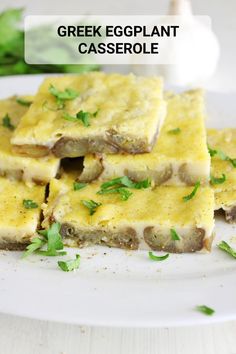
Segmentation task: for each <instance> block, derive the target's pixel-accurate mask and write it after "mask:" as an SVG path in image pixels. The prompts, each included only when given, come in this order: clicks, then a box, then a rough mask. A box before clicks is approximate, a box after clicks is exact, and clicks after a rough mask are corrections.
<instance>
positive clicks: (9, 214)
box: [0, 177, 45, 250]
mask: <svg viewBox="0 0 236 354" xmlns="http://www.w3.org/2000/svg"><path fill="white" fill-rule="evenodd" d="M44 197H45V187H44V186H39V185H30V186H29V185H28V186H27V185H25V184H24V183H23V182H21V181H16V180H14V181H10V180H8V179H6V178H4V177H0V248H1V249H7V250H20V249H24V248H25V247H26V246H27V244H29V242H30V240H31V238H32V237H34V236H35V235H36V231H37V228H38V226H39V223H40V213H41V204H42V203H43V202H44Z"/></svg>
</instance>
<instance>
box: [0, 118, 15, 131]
mask: <svg viewBox="0 0 236 354" xmlns="http://www.w3.org/2000/svg"><path fill="white" fill-rule="evenodd" d="M2 125H3V126H4V127H5V128H7V129H9V130H14V129H15V127H14V125H13V124H12V123H11V118H10V117H9V115H8V114H6V115H5V117H3V118H2Z"/></svg>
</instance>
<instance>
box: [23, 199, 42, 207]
mask: <svg viewBox="0 0 236 354" xmlns="http://www.w3.org/2000/svg"><path fill="white" fill-rule="evenodd" d="M23 205H24V207H25V209H36V208H38V204H37V203H35V202H34V201H33V200H31V199H24V200H23Z"/></svg>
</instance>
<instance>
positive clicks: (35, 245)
mask: <svg viewBox="0 0 236 354" xmlns="http://www.w3.org/2000/svg"><path fill="white" fill-rule="evenodd" d="M45 243H46V240H45V239H42V238H40V237H34V238H33V239H32V241H31V243H30V244H29V245H28V246H27V247H26V251H25V252H24V253H23V255H22V258H25V257H28V256H29V255H30V254H32V253H34V252H36V251H38V250H40V248H42V247H43V246H44V245H45Z"/></svg>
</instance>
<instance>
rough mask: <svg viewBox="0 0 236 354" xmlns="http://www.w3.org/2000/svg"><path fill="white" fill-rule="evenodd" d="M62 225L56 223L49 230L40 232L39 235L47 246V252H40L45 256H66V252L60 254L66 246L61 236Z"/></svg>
mask: <svg viewBox="0 0 236 354" xmlns="http://www.w3.org/2000/svg"><path fill="white" fill-rule="evenodd" d="M60 229H61V225H60V224H59V223H58V222H54V223H53V224H52V225H51V226H50V227H49V228H48V229H47V230H41V231H39V234H40V235H42V236H43V237H44V239H45V240H46V244H47V250H45V251H44V250H42V251H41V250H40V251H38V253H39V254H41V255H43V256H64V255H65V254H66V252H58V251H59V250H63V248H64V245H63V242H62V237H61V234H60Z"/></svg>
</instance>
